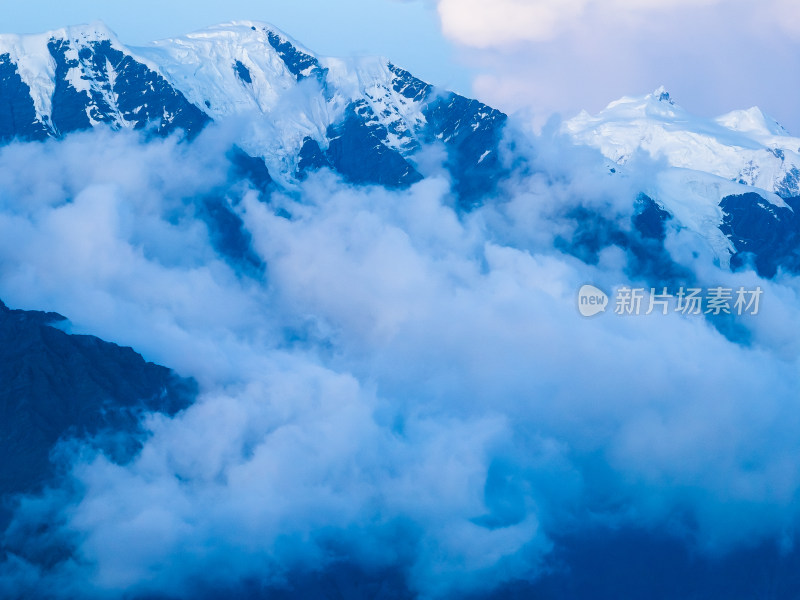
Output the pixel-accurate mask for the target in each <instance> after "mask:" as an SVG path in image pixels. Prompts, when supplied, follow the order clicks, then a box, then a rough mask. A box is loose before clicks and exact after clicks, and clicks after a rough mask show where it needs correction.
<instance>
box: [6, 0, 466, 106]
mask: <svg viewBox="0 0 800 600" xmlns="http://www.w3.org/2000/svg"><path fill="white" fill-rule="evenodd" d="M0 7H2V11H3V16H2V18H1V19H0V23H1V24H2V25H1V26H0V29H2V30H3V32H8V33H36V32H40V31H45V30H49V29H57V28H59V27H63V26H65V25H72V24H78V23H85V22H90V21H94V20H97V19H100V20H102V21H104V22H105V23H106V25H108V26H109V27H110V28H111V29H112V30H114V31H115V32H116V33H117V35H119V37H120V39H121V40H122V41H123V42H125V43H127V44H130V45H141V44H145V43H147V42H149V41H152V40H155V39H161V38H165V37H170V36H175V35H181V34H184V33H187V32H189V31H192V30H195V29H200V28H203V27H206V26H208V25H214V24H217V23H222V22H224V21H230V20H234V19H244V20H254V21H266V22H268V23H272V24H273V25H275V26H277V27H278V28H280V29H282V30H283V31H285V32H286V33H288V34H289V35H291V36H292V37H294V38H295V39H297V40H298V41H300V42H302V43H303V44H304V45H305V46H307V47H309V48H310V49H312V50H314V51H315V52H317V53H319V54H324V55H329V56H347V55H351V54H367V55H382V56H388V57H391V58H392V60H393V61H394V62H396V63H397V64H399V65H401V66H405V67H406V68H407V69H409V70H412V71H413V72H414V73H415V74H417V75H418V76H420V77H423V78H426V79H428V80H431V81H436V82H437V83H438V84H440V85H444V86H447V87H448V88H450V89H453V90H455V91H458V92H461V93H470V91H471V75H470V71H469V69H468V68H467V67H465V66H464V65H463V64H461V63H460V62H459V61H458V60H456V54H457V52H458V51H457V49H456V48H455V47H454V46H453V45H452V44H451V43H449V42H448V41H447V40H446V39H445V37H444V36H443V35H442V34H441V31H440V27H439V19H438V17H437V14H436V11H435V8H434V7H433V6H432V5H430V4H425V3H423V2H401V1H397V0H337V1H336V2H326V1H320V0H266V1H264V0H261V1H255V0H229V1H226V2H189V1H187V0H170V1H169V2H164V1H159V0H138V1H137V2H108V1H104V0H76V1H74V2H66V3H65V2H53V1H45V2H37V3H35V4H34V3H26V4H23V3H7V2H2V3H0Z"/></svg>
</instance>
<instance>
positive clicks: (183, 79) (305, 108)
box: [136, 21, 426, 184]
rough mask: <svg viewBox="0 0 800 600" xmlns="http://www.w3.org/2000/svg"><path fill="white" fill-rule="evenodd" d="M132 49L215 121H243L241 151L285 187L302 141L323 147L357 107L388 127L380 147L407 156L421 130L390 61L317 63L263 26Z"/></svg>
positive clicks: (418, 114)
mask: <svg viewBox="0 0 800 600" xmlns="http://www.w3.org/2000/svg"><path fill="white" fill-rule="evenodd" d="M276 46H278V47H277V48H276ZM279 48H281V49H280V50H279ZM136 50H137V53H138V54H140V55H142V56H146V57H148V58H149V59H150V60H151V61H152V62H154V63H156V64H159V65H161V71H162V72H163V73H164V75H165V76H166V78H167V79H168V80H169V81H170V83H171V84H172V85H173V86H174V87H175V88H177V89H179V90H181V91H182V92H183V93H184V95H185V96H186V97H187V98H188V99H189V100H190V101H191V102H192V103H193V104H195V105H196V106H198V107H200V108H201V109H203V110H204V111H205V112H206V113H208V114H209V115H210V116H211V117H212V118H213V119H214V120H218V121H219V120H224V119H227V118H232V117H235V116H237V115H241V116H246V117H247V118H248V123H249V125H250V126H251V127H250V132H249V134H248V135H247V136H246V138H245V139H243V140H242V146H243V147H244V148H245V149H246V150H247V151H248V152H250V153H253V154H256V155H259V156H261V157H263V158H264V159H265V160H266V161H267V164H268V165H269V166H270V171H271V172H274V173H276V174H277V176H278V177H279V178H281V179H282V180H283V183H284V184H289V183H290V181H289V180H288V178H287V177H285V176H284V177H281V174H284V175H285V174H291V173H294V171H295V170H296V168H297V158H296V157H297V155H298V154H299V152H300V150H301V148H302V147H303V145H304V142H305V140H306V139H307V138H311V139H312V140H314V141H315V142H317V143H318V145H319V147H320V148H321V149H322V150H325V149H327V147H328V139H327V132H328V130H329V128H330V127H332V126H333V125H334V124H336V123H337V122H339V121H340V120H341V119H342V118H343V116H344V114H345V111H346V109H347V107H348V106H350V105H351V104H352V103H354V102H361V103H362V107H361V112H362V113H363V114H362V117H363V118H364V119H365V120H366V121H369V122H374V123H376V124H377V125H379V126H380V127H381V128H383V129H385V131H386V136H385V138H383V139H382V142H383V143H384V144H385V145H386V146H387V147H388V148H390V149H392V150H395V151H397V152H399V153H400V154H402V155H404V156H408V155H409V154H410V153H411V152H413V150H415V149H416V148H417V147H418V144H417V143H416V141H415V132H417V131H419V130H421V129H422V128H424V126H425V124H426V121H425V117H424V115H423V113H422V106H421V103H420V102H414V101H412V100H410V99H409V98H407V97H405V96H404V95H402V94H401V93H398V92H397V91H395V89H394V87H393V80H394V77H395V76H394V74H393V73H392V72H391V70H390V66H389V64H390V63H389V61H388V60H386V59H383V58H354V59H348V60H345V59H338V58H330V57H318V56H317V55H315V54H314V53H312V52H311V51H310V50H308V49H307V48H305V47H303V46H302V45H300V44H298V43H297V42H296V41H294V40H293V39H292V38H291V37H290V36H288V35H286V34H285V33H283V32H282V31H281V30H279V29H278V28H276V27H274V26H272V25H270V24H267V23H259V22H254V21H236V22H231V23H225V24H222V25H217V26H215V27H210V28H208V29H204V30H201V31H197V32H194V33H191V34H188V35H185V36H182V37H178V38H173V39H168V40H161V41H158V42H154V43H153V44H152V45H151V46H149V47H144V48H138V49H136ZM315 74H316V77H314V76H313V75H315ZM364 107H366V110H365V109H364Z"/></svg>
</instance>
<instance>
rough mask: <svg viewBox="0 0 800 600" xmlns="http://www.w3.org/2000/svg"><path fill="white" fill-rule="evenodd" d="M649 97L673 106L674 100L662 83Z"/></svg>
mask: <svg viewBox="0 0 800 600" xmlns="http://www.w3.org/2000/svg"><path fill="white" fill-rule="evenodd" d="M650 97H651V98H653V99H655V100H657V101H658V102H666V103H667V104H671V105H673V106H675V101H674V100H672V96H670V94H669V92H668V91H667V89H666V88H665V87H664V86H663V85H661V86H659V87H657V88H656V89H655V91H654V92H653V93H652V94H650Z"/></svg>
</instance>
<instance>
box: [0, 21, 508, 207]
mask: <svg viewBox="0 0 800 600" xmlns="http://www.w3.org/2000/svg"><path fill="white" fill-rule="evenodd" d="M0 102H2V106H1V107H0V108H2V110H0V141H8V140H11V139H14V138H21V139H33V140H36V139H43V138H46V137H48V136H55V137H58V136H61V135H64V134H67V133H69V132H72V131H77V130H82V129H87V128H90V127H94V126H110V127H112V128H133V129H142V128H145V127H153V128H154V130H155V131H156V132H157V133H159V134H169V133H171V132H173V131H175V130H178V129H180V130H184V131H185V132H187V133H188V134H189V135H193V134H196V133H197V132H199V131H200V130H201V129H202V128H203V127H204V126H205V125H206V124H207V123H209V122H210V121H212V120H216V121H222V120H226V119H236V118H241V119H246V122H247V127H246V128H244V129H246V133H244V134H243V135H242V139H241V140H240V144H239V145H240V146H241V147H242V148H243V149H244V150H245V151H246V152H247V153H248V154H250V155H251V156H257V157H260V158H263V159H264V161H265V163H266V165H267V168H268V169H269V172H270V176H271V177H272V178H274V179H275V180H277V181H279V182H280V183H282V184H284V185H292V183H293V182H294V181H296V180H297V179H298V178H303V177H304V176H305V175H306V174H307V173H308V172H309V171H311V170H314V169H318V168H321V167H325V166H327V167H331V168H333V169H334V170H335V171H338V172H339V173H340V174H341V175H343V176H344V177H345V178H346V179H347V180H349V181H352V182H355V183H377V184H382V185H387V186H403V185H408V184H411V183H413V182H415V181H417V180H419V179H421V177H422V175H421V174H420V173H419V171H418V170H417V169H418V168H417V165H416V162H415V154H416V152H417V151H418V150H419V148H420V146H421V145H422V144H423V143H428V142H434V141H439V142H441V143H442V144H443V145H444V146H445V147H446V149H447V151H448V156H449V160H448V163H447V167H448V169H449V171H450V173H451V176H452V178H453V181H454V184H455V187H456V190H457V192H458V194H459V196H460V197H461V199H462V201H463V202H464V203H466V204H469V203H471V202H473V201H475V200H476V199H477V198H479V197H480V196H481V195H483V194H484V193H486V192H487V191H489V190H490V189H491V188H492V186H493V183H494V181H495V180H496V178H497V176H498V173H499V171H500V166H499V162H498V158H497V145H498V142H499V140H500V136H501V133H502V129H503V126H504V124H505V121H506V116H505V115H504V114H503V113H501V112H500V111H497V110H495V109H492V108H490V107H488V106H486V105H484V104H481V103H480V102H477V101H475V100H470V99H468V98H464V97H462V96H459V95H457V94H453V93H449V92H445V91H443V90H439V89H437V88H435V87H434V86H432V85H430V84H427V83H425V82H423V81H421V80H419V79H417V78H415V77H414V76H413V75H411V74H410V73H408V72H407V71H404V70H403V69H400V68H399V67H397V66H395V65H393V64H392V63H390V62H389V61H388V60H386V59H380V58H363V59H350V60H340V59H334V58H324V57H318V56H316V55H314V54H313V53H312V52H311V51H309V50H308V49H306V48H304V47H302V46H301V45H300V44H298V43H297V42H295V41H294V40H292V39H291V38H289V37H288V36H287V35H286V34H284V33H282V32H281V31H279V30H278V29H276V28H274V27H272V26H270V25H267V24H263V23H254V22H236V23H229V24H225V25H219V26H216V27H211V28H209V29H207V30H204V31H199V32H196V33H193V34H189V35H186V36H184V37H180V38H176V39H171V40H163V41H160V42H155V43H153V44H151V45H149V46H147V47H143V48H129V47H126V46H125V45H123V44H122V43H121V42H120V41H119V40H118V39H117V38H116V36H115V35H114V34H113V33H112V32H111V31H109V30H108V29H107V28H106V27H105V26H104V25H102V24H93V25H89V26H80V27H71V28H66V29H61V30H58V31H52V32H49V33H45V34H41V35H34V36H14V35H3V36H0Z"/></svg>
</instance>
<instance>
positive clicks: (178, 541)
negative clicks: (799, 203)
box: [0, 129, 800, 598]
mask: <svg viewBox="0 0 800 600" xmlns="http://www.w3.org/2000/svg"><path fill="white" fill-rule="evenodd" d="M224 149H225V144H224V136H222V137H220V136H218V133H217V132H215V130H213V129H212V130H210V131H209V132H207V133H206V134H204V135H203V136H201V137H200V139H199V140H198V141H196V142H194V143H192V144H185V143H181V144H179V143H176V142H175V141H174V140H166V141H158V140H156V141H151V142H149V143H146V144H144V143H141V140H140V139H139V138H138V137H137V136H136V135H134V134H120V135H113V136H112V135H110V134H107V133H102V132H101V133H92V134H82V135H77V136H73V137H71V138H69V139H67V140H65V141H63V142H48V143H45V144H33V145H25V146H13V147H11V148H9V149H7V150H5V151H3V152H0V182H2V186H0V189H2V190H3V192H2V194H0V298H2V299H3V300H4V301H6V303H8V304H9V305H13V306H17V307H24V308H36V309H48V310H57V311H59V312H62V313H64V314H66V315H68V316H69V317H70V318H71V320H72V327H73V329H74V330H75V331H78V332H88V333H93V334H97V335H101V336H102V337H104V338H106V339H109V340H111V341H115V342H118V343H122V344H129V345H133V346H134V347H136V348H137V350H139V351H141V352H142V353H143V354H144V355H145V357H146V358H148V359H151V360H156V361H158V362H160V363H163V364H166V365H169V366H171V367H174V368H176V369H178V371H179V372H180V373H181V374H182V375H186V376H193V377H195V378H197V379H198V381H199V382H200V384H201V394H200V397H199V398H198V400H197V402H196V404H195V405H194V406H192V407H191V408H189V409H188V410H186V411H185V412H184V413H182V414H180V415H179V416H177V417H176V418H174V419H168V418H165V417H155V416H154V417H151V418H149V420H148V422H147V427H148V429H149V431H150V433H151V436H150V438H149V440H148V441H147V442H146V444H145V446H144V448H143V450H142V452H141V454H140V455H139V456H138V457H137V458H135V459H134V460H133V461H132V462H131V463H129V464H126V465H118V464H114V463H113V462H112V461H111V460H110V459H108V458H107V457H105V456H103V455H100V454H97V453H94V452H91V451H88V450H87V451H84V452H83V453H79V454H77V455H76V456H75V458H74V464H73V468H72V475H71V478H70V479H69V480H67V481H64V482H60V483H59V485H57V486H56V487H55V488H54V489H53V490H51V491H50V492H48V493H47V494H45V495H44V496H42V497H39V498H31V499H27V500H25V501H23V502H22V503H21V504H20V505H19V506H18V508H17V511H16V518H15V523H14V525H13V526H12V527H11V529H10V530H9V531H8V532H7V534H6V536H5V538H4V541H5V543H6V545H7V547H8V548H10V549H11V552H10V554H9V555H8V556H7V557H6V559H5V560H4V562H3V563H2V566H1V567H0V591H3V593H6V594H7V595H12V594H14V593H18V592H19V591H20V590H24V591H26V592H28V593H29V594H32V595H34V596H35V597H49V596H55V597H84V598H93V597H96V598H116V597H122V596H123V594H127V596H126V597H134V598H135V597H152V595H153V594H163V595H166V596H168V597H170V596H177V597H203V595H204V594H205V595H208V596H209V597H214V596H215V594H216V595H217V597H219V595H224V594H225V593H228V592H230V590H232V589H239V590H241V589H245V590H249V592H247V593H249V597H258V596H259V594H265V593H266V591H268V590H270V589H275V588H277V589H285V588H287V587H288V589H296V588H297V586H298V585H299V584H298V581H308V580H310V579H313V577H314V575H315V574H319V573H320V572H325V571H326V569H328V568H329V567H333V566H336V568H338V569H341V568H343V567H341V566H340V565H342V564H348V565H357V566H358V569H359V572H360V573H362V574H364V573H367V574H369V573H382V572H386V571H394V572H396V573H399V581H400V583H399V584H398V585H399V586H400V587H402V586H406V587H407V588H408V589H409V590H410V591H411V593H413V594H417V595H419V596H420V597H428V598H444V597H464V596H465V595H466V594H468V593H479V592H487V591H489V590H491V589H493V588H495V587H497V586H498V585H501V584H503V583H504V582H508V581H515V580H532V579H535V578H536V577H537V576H539V575H540V574H542V573H543V572H545V571H546V570H548V569H552V568H556V567H557V566H558V565H557V564H555V563H550V562H549V556H550V551H551V549H552V548H553V547H554V545H555V544H556V541H555V540H556V538H557V536H558V535H559V534H560V533H561V532H563V531H565V530H566V529H569V530H573V531H574V530H577V531H583V530H588V529H591V528H594V527H596V526H597V525H598V524H607V525H613V526H622V525H626V524H627V525H634V526H636V527H639V528H643V529H644V530H648V531H667V530H668V531H670V532H673V533H674V532H675V531H677V532H678V535H680V536H682V538H683V539H684V540H685V542H686V543H687V544H688V545H690V546H691V547H692V548H697V549H699V550H700V551H701V552H718V553H725V552H727V551H730V550H732V549H735V548H737V547H740V545H742V544H749V543H751V542H753V541H758V540H778V539H789V540H791V539H793V531H794V529H795V527H796V526H797V524H798V517H799V516H800V515H798V514H797V507H796V504H795V498H796V496H797V494H798V491H800V475H799V473H800V470H798V468H797V467H798V463H797V457H798V456H800V441H798V439H797V436H796V431H797V430H798V427H800V423H798V420H799V419H800V418H799V417H798V415H797V411H796V408H795V406H796V399H797V397H798V393H799V392H800V377H799V376H798V368H797V367H798V364H797V363H798V356H800V346H798V343H797V340H796V336H795V335H794V334H793V332H794V331H796V330H797V327H798V325H800V316H798V314H797V310H796V306H797V290H798V285H797V282H796V281H795V280H794V279H792V278H789V277H787V278H785V279H783V280H781V281H778V282H766V281H759V280H757V279H756V277H755V276H754V275H753V274H752V273H748V272H745V273H741V274H736V275H733V274H730V273H725V272H723V271H720V270H718V269H716V268H715V267H714V266H713V264H712V260H711V258H712V257H710V256H709V255H708V249H707V248H705V247H704V245H703V242H702V241H701V240H699V239H695V238H693V237H692V236H691V235H689V234H687V233H686V232H685V231H683V232H681V231H672V232H671V234H670V238H669V240H668V245H669V246H670V247H673V248H675V249H677V250H679V251H676V252H674V254H675V256H676V257H677V259H678V260H681V261H682V262H683V263H684V265H685V266H686V267H687V268H690V269H692V270H694V271H695V273H696V277H698V278H699V279H700V280H702V281H709V282H711V281H713V282H715V283H726V284H729V285H730V286H731V287H734V286H736V285H747V286H754V285H762V286H763V287H764V289H765V305H764V310H763V313H762V315H761V316H759V317H758V318H754V319H752V320H751V321H749V322H747V323H745V324H744V326H745V327H746V329H748V330H749V332H750V337H751V343H750V344H747V345H744V344H741V343H735V342H732V341H730V340H729V339H728V338H726V337H725V336H724V335H722V334H721V333H720V332H719V331H718V329H717V328H715V327H714V326H712V324H710V323H709V322H708V321H707V320H705V319H703V318H698V317H686V318H684V317H680V316H669V317H664V318H661V317H657V316H652V317H647V318H646V317H641V318H636V317H633V318H630V319H624V318H621V317H615V316H614V315H610V314H609V315H602V316H600V317H598V318H595V319H590V320H585V319H583V318H582V317H581V316H580V314H579V313H578V311H577V308H576V305H575V294H576V292H577V290H578V288H579V287H580V286H581V285H583V284H584V283H586V282H588V281H591V282H594V283H595V284H596V285H598V286H600V287H602V288H604V289H606V290H611V289H612V288H613V287H614V286H617V285H621V284H624V283H626V282H629V281H630V280H629V277H630V276H629V275H628V274H627V273H626V269H625V267H626V264H627V262H628V258H629V257H628V256H626V253H625V251H624V250H622V249H621V248H618V247H614V246H611V247H608V248H605V249H604V250H602V251H601V252H600V254H599V255H598V257H597V262H596V264H587V263H585V262H583V261H581V260H579V259H578V258H576V257H574V256H572V255H571V254H570V253H565V252H562V251H559V250H557V249H556V246H557V245H558V243H557V240H559V239H570V237H571V236H572V234H574V232H575V231H576V229H578V228H581V227H584V226H585V223H584V222H582V221H579V220H576V219H574V218H571V217H570V216H569V214H570V212H571V209H576V208H579V207H580V208H583V209H586V210H597V211H601V212H602V214H603V215H604V216H605V217H606V218H607V219H608V220H610V221H612V222H617V223H619V224H620V226H622V227H625V223H629V219H630V216H631V213H632V210H633V200H634V198H635V197H636V194H637V191H638V187H639V186H638V184H637V176H635V175H633V174H632V175H631V177H629V178H627V179H623V178H610V177H609V176H608V174H607V171H606V170H605V169H604V168H603V163H602V161H601V160H600V158H599V157H598V156H596V155H595V154H593V153H591V152H589V151H577V150H575V149H572V148H561V146H560V142H559V141H558V140H557V139H547V140H542V141H538V142H536V143H534V145H533V148H532V149H531V157H529V162H528V163H527V166H526V169H524V170H523V172H521V173H518V174H517V175H515V176H514V177H513V178H511V179H510V180H509V181H507V182H505V184H504V188H503V189H504V192H503V194H502V196H501V198H499V199H498V201H497V202H493V203H490V204H488V205H487V206H485V207H483V208H481V209H479V210H476V211H474V212H473V213H470V214H461V213H457V212H455V211H454V210H453V209H452V208H451V206H452V204H453V202H452V198H451V196H450V190H449V186H448V182H447V181H445V180H443V179H439V178H431V179H427V180H425V181H422V182H420V183H419V184H417V185H415V186H414V187H412V188H411V189H409V190H405V191H386V190H383V189H379V188H353V187H351V186H347V185H345V184H343V183H342V182H340V181H338V180H337V179H335V178H334V177H333V176H332V175H331V174H326V173H322V174H319V175H318V176H315V177H312V178H311V179H310V180H309V181H307V182H306V183H305V184H304V185H303V187H302V189H301V190H298V191H297V193H296V194H291V195H289V194H280V193H275V194H273V195H272V197H271V198H263V197H261V198H260V197H259V196H258V194H257V193H256V192H254V191H253V190H249V189H248V188H247V186H246V185H244V184H242V183H241V182H236V181H229V180H228V170H227V167H226V164H225V160H224V159H223V158H221V157H222V156H224ZM215 157H219V158H215ZM642 169H643V171H642V172H641V174H640V175H641V176H642V177H646V176H647V174H648V173H647V166H646V165H644V166H643V167H642ZM42 175H46V177H44V176H42ZM210 194H215V195H218V196H222V197H224V198H225V199H226V202H227V203H228V206H230V207H231V209H232V210H234V211H235V212H236V213H237V214H238V215H239V216H240V218H241V219H242V221H243V223H244V225H245V228H246V230H247V232H248V233H249V235H250V236H251V239H252V245H253V251H254V252H255V253H256V254H257V255H258V256H259V257H260V258H261V259H262V260H263V261H264V263H265V264H266V269H265V271H264V272H263V273H261V272H258V273H253V272H251V271H242V270H240V269H239V268H238V267H237V266H236V262H235V261H234V262H232V261H230V260H229V259H228V258H226V257H225V256H223V255H221V254H219V253H218V252H217V251H216V250H215V248H214V246H213V244H212V243H211V236H210V234H209V229H208V226H207V224H206V223H205V222H204V221H203V220H201V219H200V218H198V213H197V206H196V199H197V198H203V197H206V196H208V195H210ZM287 215H289V216H288V217H287ZM729 337H730V336H729ZM63 548H68V549H69V551H70V554H69V558H67V559H65V560H53V558H52V557H53V551H54V549H63ZM298 573H300V574H302V576H298V575H297V574H298ZM363 577H364V578H365V579H367V580H368V579H369V577H368V576H367V575H363ZM324 581H328V580H324ZM351 583H352V582H351ZM324 585H330V584H329V583H325V584H324ZM242 586H244V587H242ZM241 593H242V594H245V592H241ZM320 593H321V592H320V590H319V589H317V590H316V591H314V590H311V591H310V592H308V591H307V596H308V597H311V596H313V595H315V594H316V595H319V594H320ZM353 594H354V595H357V594H355V592H353ZM364 594H366V592H364Z"/></svg>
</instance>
